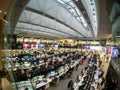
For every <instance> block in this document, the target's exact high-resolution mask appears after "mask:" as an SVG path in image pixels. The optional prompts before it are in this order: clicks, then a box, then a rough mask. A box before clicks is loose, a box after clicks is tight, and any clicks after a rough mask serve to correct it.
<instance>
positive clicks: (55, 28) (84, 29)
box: [6, 0, 108, 39]
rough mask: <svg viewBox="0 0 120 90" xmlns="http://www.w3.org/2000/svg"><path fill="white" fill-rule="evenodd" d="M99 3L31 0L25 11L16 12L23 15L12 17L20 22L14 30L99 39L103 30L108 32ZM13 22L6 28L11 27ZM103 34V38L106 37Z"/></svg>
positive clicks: (60, 36)
mask: <svg viewBox="0 0 120 90" xmlns="http://www.w3.org/2000/svg"><path fill="white" fill-rule="evenodd" d="M18 1H21V0H18ZM102 1H103V0H102ZM99 3H100V1H99V0H97V2H96V0H27V1H26V2H25V3H24V4H23V8H22V9H23V10H20V9H18V10H17V9H16V11H14V13H19V15H16V14H14V15H11V16H10V18H11V17H12V18H13V17H14V18H15V17H17V18H18V20H17V23H16V24H14V23H13V22H12V23H13V26H12V30H13V29H14V33H15V34H28V35H38V36H46V37H54V38H73V39H99V38H100V34H101V32H102V31H104V28H102V29H101V27H102V26H101V24H100V23H101V22H99V20H100V18H101V17H102V16H99V15H98V14H100V13H101V10H100V8H101V7H100V5H99ZM100 4H102V3H100ZM21 5H22V3H21ZM79 6H80V7H79ZM14 8H15V7H14ZM17 8H18V7H17ZM104 8H105V7H104ZM19 11H21V13H20V12H19ZM12 12H13V11H12ZM103 16H104V15H103ZM11 21H14V19H13V20H11ZM11 21H10V22H9V23H8V25H7V26H6V29H10V28H11V25H10V23H11ZM107 23H108V22H107ZM99 32H100V33H99ZM107 32H108V31H107ZM107 32H106V33H107ZM106 33H104V34H106ZM103 36H104V35H103ZM103 36H102V38H105V37H103Z"/></svg>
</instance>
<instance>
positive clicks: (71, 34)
mask: <svg viewBox="0 0 120 90" xmlns="http://www.w3.org/2000/svg"><path fill="white" fill-rule="evenodd" d="M18 22H20V23H26V24H31V25H35V26H39V27H43V28H47V29H51V30H53V31H58V32H61V33H64V34H66V35H69V36H72V37H75V36H74V35H72V34H69V33H66V32H64V31H60V30H57V29H55V28H51V27H47V26H44V25H40V24H35V23H32V22H26V21H18Z"/></svg>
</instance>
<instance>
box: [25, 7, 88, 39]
mask: <svg viewBox="0 0 120 90" xmlns="http://www.w3.org/2000/svg"><path fill="white" fill-rule="evenodd" d="M25 10H28V11H31V12H34V13H37V14H40V15H43V16H45V17H48V18H50V19H52V20H54V21H56V22H59V23H61V24H63V25H64V26H66V27H68V28H70V29H72V30H73V31H75V32H77V33H79V34H80V35H81V36H83V37H86V36H85V35H83V34H82V33H80V32H79V31H77V30H76V29H74V28H73V27H71V26H69V25H67V24H66V23H64V22H62V21H60V20H58V19H57V18H55V17H53V16H51V15H48V14H46V13H44V12H41V11H39V10H36V9H33V8H30V7H26V8H25Z"/></svg>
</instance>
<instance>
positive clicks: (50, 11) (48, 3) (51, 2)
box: [27, 0, 92, 37]
mask: <svg viewBox="0 0 120 90" xmlns="http://www.w3.org/2000/svg"><path fill="white" fill-rule="evenodd" d="M35 2H37V3H35ZM40 2H41V3H39V2H38V0H31V1H30V2H29V3H28V5H27V7H29V8H32V9H34V10H37V11H40V12H42V13H43V14H47V15H50V16H52V17H54V18H56V19H55V20H59V21H61V22H62V23H63V22H64V23H65V24H66V25H68V26H70V27H72V28H74V30H76V31H77V32H79V33H81V34H83V35H84V36H90V37H92V34H91V32H89V34H87V33H86V31H87V30H88V29H86V28H84V27H83V25H82V24H81V23H80V22H79V21H78V20H77V19H76V17H75V16H73V15H72V14H71V13H70V12H69V11H68V10H67V9H65V7H63V6H62V5H61V4H60V3H58V1H57V0H40ZM43 3H45V5H44V8H43V7H42V8H40V7H41V6H42V5H43ZM38 5H39V6H40V7H38ZM53 6H54V7H53ZM59 10H61V12H62V13H61V12H60V11H59ZM56 13H57V14H56ZM63 16H66V17H63Z"/></svg>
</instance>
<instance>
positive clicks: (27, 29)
mask: <svg viewBox="0 0 120 90" xmlns="http://www.w3.org/2000/svg"><path fill="white" fill-rule="evenodd" d="M16 28H18V29H26V31H29V30H33V31H37V32H44V33H49V34H53V35H56V36H65V35H61V34H56V33H53V32H48V31H45V30H44V31H41V30H40V29H38V30H36V29H31V28H23V27H22V28H21V27H16Z"/></svg>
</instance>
